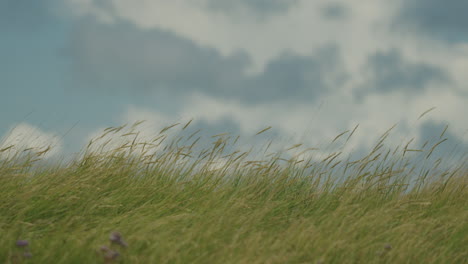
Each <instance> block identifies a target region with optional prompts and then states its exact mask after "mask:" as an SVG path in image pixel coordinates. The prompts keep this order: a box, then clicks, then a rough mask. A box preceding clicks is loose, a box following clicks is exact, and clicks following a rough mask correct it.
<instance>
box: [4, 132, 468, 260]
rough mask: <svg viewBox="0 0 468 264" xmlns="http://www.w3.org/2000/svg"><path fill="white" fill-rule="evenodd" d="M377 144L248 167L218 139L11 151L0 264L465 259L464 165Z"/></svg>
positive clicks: (6, 172) (226, 140)
mask: <svg viewBox="0 0 468 264" xmlns="http://www.w3.org/2000/svg"><path fill="white" fill-rule="evenodd" d="M185 127H186V126H185ZM185 127H184V129H185ZM122 129H123V128H122V127H120V128H109V129H107V130H106V131H105V134H106V135H105V137H108V136H109V135H110V137H111V138H112V137H117V135H116V133H117V132H120V131H121V130H122ZM167 130H168V129H167ZM162 132H163V133H164V132H166V131H162ZM112 134H114V136H112ZM126 135H127V136H128V135H135V133H132V131H130V134H128V133H127V134H126ZM126 135H124V136H126ZM105 137H104V135H103V138H105ZM385 137H386V136H385V134H384V135H383V136H382V137H381V140H380V141H379V142H378V143H377V145H376V147H375V148H374V150H373V151H372V152H371V153H369V155H367V156H365V157H362V158H361V159H359V160H356V161H354V160H353V161H351V160H349V159H348V160H347V159H340V157H341V156H340V154H336V153H334V154H332V155H330V156H329V157H327V158H324V159H320V160H317V159H308V160H304V161H301V160H297V159H294V158H290V159H283V158H282V156H281V153H272V155H265V157H268V158H266V159H264V160H256V161H252V160H247V159H246V157H248V155H247V154H248V153H242V152H232V153H230V155H229V154H228V155H226V153H225V147H226V146H227V144H228V143H229V138H227V137H224V136H220V137H216V140H214V142H213V145H212V147H210V148H208V149H205V150H200V151H195V147H194V146H195V144H191V143H190V144H187V145H186V146H182V147H181V146H179V143H180V142H181V141H180V138H179V139H177V138H176V139H173V140H172V141H171V142H170V143H168V144H163V141H164V140H165V139H168V138H167V137H164V136H163V137H159V139H158V140H154V141H152V142H146V143H142V142H138V141H137V140H135V139H133V140H130V141H127V142H125V143H123V144H121V145H120V146H114V147H113V148H111V151H107V152H106V151H104V149H103V148H101V149H96V148H95V149H94V150H93V148H92V145H93V143H92V142H90V145H88V147H87V148H86V149H85V150H83V153H82V155H81V156H80V157H78V158H76V159H74V160H73V161H71V162H68V163H65V164H61V165H52V164H47V165H40V164H38V162H39V163H40V161H38V159H39V158H40V156H41V155H42V154H43V153H40V152H39V153H36V154H28V155H22V154H20V153H19V154H16V155H13V156H10V157H9V158H4V159H3V160H0V234H1V239H0V262H2V263H468V261H467V259H468V250H467V248H466V245H468V224H467V219H468V210H467V209H468V207H467V205H468V204H467V199H466V197H468V195H467V194H468V193H467V188H466V187H467V179H468V170H467V167H466V162H460V163H459V164H458V166H457V167H455V168H453V167H452V168H450V169H447V170H442V171H440V170H437V169H436V167H437V166H432V167H431V168H429V169H420V170H419V172H418V169H417V165H418V164H412V163H411V161H412V160H411V159H409V158H408V154H407V153H406V152H409V151H410V149H408V147H407V146H406V147H405V148H404V149H402V150H401V151H398V149H395V150H393V151H390V150H385V147H383V144H384V140H385ZM135 138H136V136H135ZM192 139H193V140H195V138H192ZM192 139H190V140H192ZM335 140H336V139H335ZM163 146H164V148H163ZM432 146H434V145H431V146H429V145H428V146H427V149H426V150H424V151H423V152H424V153H425V156H426V157H427V156H430V154H429V152H432V151H433V150H434V149H431V147H432ZM296 147H298V146H296ZM155 149H158V151H155ZM91 150H93V151H91ZM3 151H4V152H5V151H7V150H3ZM405 154H406V155H405ZM428 154H429V155H428ZM220 158H223V159H222V160H223V161H224V163H222V164H223V165H222V166H217V167H213V166H212V165H211V163H213V162H214V161H217V160H220ZM412 162H413V163H419V162H420V160H419V161H418V160H416V161H414V160H413V161H412ZM426 167H427V166H426Z"/></svg>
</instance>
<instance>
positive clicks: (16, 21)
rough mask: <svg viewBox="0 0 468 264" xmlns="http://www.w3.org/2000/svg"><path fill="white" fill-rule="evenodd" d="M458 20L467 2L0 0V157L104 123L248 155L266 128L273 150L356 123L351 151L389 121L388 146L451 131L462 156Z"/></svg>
mask: <svg viewBox="0 0 468 264" xmlns="http://www.w3.org/2000/svg"><path fill="white" fill-rule="evenodd" d="M465 10H468V4H467V2H466V1H464V0H447V1H443V4H442V2H441V1H436V0H424V1H423V0H405V1H383V0H378V1H376V0H363V1H353V2H351V1H343V0H337V1H325V0H317V1H310V0H275V1H273V0H238V1H229V0H178V1H162V0H153V1H148V0H134V1H123V0H62V1H59V0H43V1H27V0H0V31H1V33H2V34H1V41H0V60H1V61H2V63H0V91H1V93H0V120H1V121H2V122H1V123H0V138H1V141H0V147H1V148H3V147H7V146H9V145H11V144H16V145H18V146H21V147H23V148H28V147H42V146H44V145H49V144H52V145H53V146H54V150H53V151H52V152H50V155H49V156H50V157H53V156H60V155H65V154H67V153H72V152H76V151H78V150H79V149H80V147H83V146H84V145H85V144H86V142H87V141H88V140H89V139H90V138H92V137H94V136H96V135H99V133H100V132H101V131H102V130H103V129H104V128H106V127H109V126H118V125H121V124H125V123H130V124H131V123H133V122H135V121H138V120H147V122H146V123H145V124H144V125H143V126H142V127H141V129H142V130H143V131H142V135H144V136H145V137H147V138H151V136H154V135H156V134H157V133H158V132H159V131H160V130H161V128H163V127H165V126H167V125H169V124H173V123H176V122H181V123H184V122H187V121H188V120H190V119H192V118H194V121H193V125H194V127H195V128H202V129H203V130H204V131H205V133H207V134H208V135H213V134H217V133H221V132H231V133H233V134H240V135H241V136H243V137H245V138H246V142H248V144H250V143H253V142H254V143H255V141H256V139H255V138H254V137H253V135H255V133H256V132H257V131H259V130H261V129H262V128H265V127H268V126H272V127H273V128H272V129H271V130H270V131H269V132H268V133H270V134H268V135H269V136H271V137H275V138H276V139H277V140H276V141H275V142H276V143H277V147H281V145H282V144H283V145H288V146H289V145H292V144H294V143H298V142H300V143H304V144H306V145H310V146H317V145H322V146H323V145H324V144H325V143H324V142H330V141H331V140H332V139H333V138H334V137H335V136H336V135H337V134H339V133H340V132H342V131H345V130H352V129H353V128H354V127H355V126H356V125H357V124H359V128H358V130H357V132H356V134H355V135H354V136H353V140H352V142H351V143H350V144H349V148H350V149H354V150H364V149H368V148H369V147H370V146H371V145H372V144H373V143H374V142H375V140H377V138H378V137H379V136H380V135H381V134H382V133H383V132H385V131H386V130H387V129H388V128H390V127H391V126H392V125H394V124H395V123H398V126H397V128H396V129H395V130H394V131H393V133H392V137H391V138H390V139H389V144H394V145H397V144H402V142H406V141H407V140H409V139H411V138H412V137H416V138H418V140H417V141H415V142H420V143H421V142H424V140H428V139H431V140H435V139H437V136H438V135H440V133H441V132H442V131H443V130H444V128H445V126H446V125H449V128H448V130H447V133H446V135H449V136H450V138H449V140H448V141H447V143H446V147H445V151H450V150H452V149H453V147H456V148H457V149H458V151H461V152H467V150H468V121H467V119H466V115H467V114H468V106H467V105H468V86H467V84H468V74H467V72H468V70H467V69H468V37H467V36H468V17H467V16H466V15H465ZM432 107H435V109H434V110H432V111H431V112H430V113H428V114H427V115H425V116H424V117H423V118H420V119H418V117H419V116H420V115H421V114H422V113H423V112H424V111H426V110H428V109H430V108H432ZM268 135H266V136H264V137H263V139H265V137H268ZM246 144H247V143H246ZM415 144H416V143H415Z"/></svg>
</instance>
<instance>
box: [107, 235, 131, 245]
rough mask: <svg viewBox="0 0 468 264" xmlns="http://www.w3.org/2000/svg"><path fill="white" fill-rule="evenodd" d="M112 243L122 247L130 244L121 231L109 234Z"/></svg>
mask: <svg viewBox="0 0 468 264" xmlns="http://www.w3.org/2000/svg"><path fill="white" fill-rule="evenodd" d="M109 240H110V241H111V243H115V244H118V245H120V246H122V247H127V246H128V244H127V243H126V242H125V241H124V240H123V238H122V235H121V234H120V233H119V232H112V233H111V234H110V236H109Z"/></svg>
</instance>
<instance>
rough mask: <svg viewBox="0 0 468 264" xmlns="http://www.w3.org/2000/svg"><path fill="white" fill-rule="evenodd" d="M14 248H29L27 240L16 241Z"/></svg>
mask: <svg viewBox="0 0 468 264" xmlns="http://www.w3.org/2000/svg"><path fill="white" fill-rule="evenodd" d="M16 246H17V247H20V248H25V247H27V246H29V242H28V241H27V240H18V241H16Z"/></svg>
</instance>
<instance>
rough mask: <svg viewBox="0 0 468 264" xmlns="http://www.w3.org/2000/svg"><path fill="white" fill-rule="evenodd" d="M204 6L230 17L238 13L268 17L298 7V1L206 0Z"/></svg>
mask: <svg viewBox="0 0 468 264" xmlns="http://www.w3.org/2000/svg"><path fill="white" fill-rule="evenodd" d="M204 2H205V3H204V6H205V7H208V8H210V9H213V10H215V11H220V12H223V13H226V14H230V15H236V14H238V13H243V12H244V13H245V12H248V13H253V15H256V16H257V17H258V16H261V17H264V16H268V15H274V14H278V13H284V12H286V11H288V9H289V8H290V7H291V6H293V5H296V4H297V3H298V0H239V1H231V0H206V1H204Z"/></svg>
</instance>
